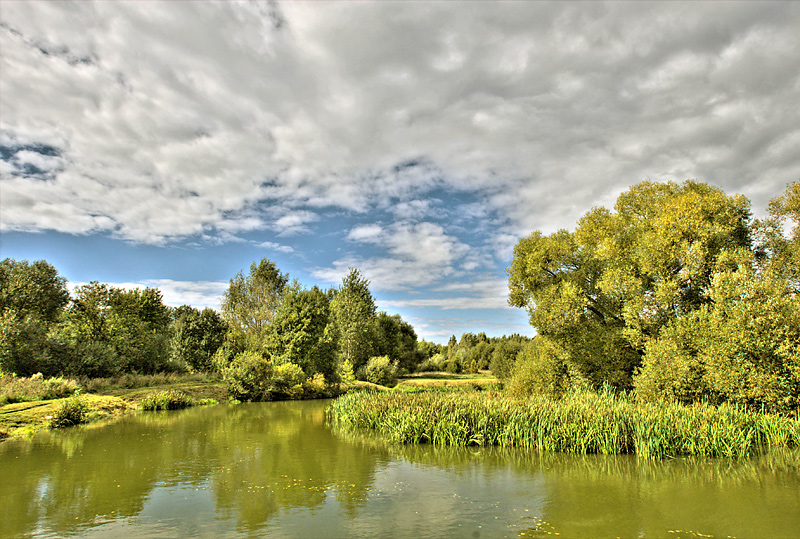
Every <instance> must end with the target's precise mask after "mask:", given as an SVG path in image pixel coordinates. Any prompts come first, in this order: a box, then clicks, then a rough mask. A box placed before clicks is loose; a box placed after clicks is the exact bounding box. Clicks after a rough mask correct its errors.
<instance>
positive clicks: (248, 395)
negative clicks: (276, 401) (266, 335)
mask: <svg viewBox="0 0 800 539" xmlns="http://www.w3.org/2000/svg"><path fill="white" fill-rule="evenodd" d="M273 369H274V368H273V366H272V361H270V360H269V359H268V358H266V357H264V356H263V355H261V354H259V353H258V352H240V353H238V354H236V355H235V356H234V357H233V359H232V360H231V362H230V364H229V365H227V366H225V367H224V368H223V370H222V381H223V382H224V383H225V385H226V386H227V387H228V392H229V393H230V394H231V396H232V397H233V398H235V399H236V400H240V401H263V400H270V397H271V389H272V373H273Z"/></svg>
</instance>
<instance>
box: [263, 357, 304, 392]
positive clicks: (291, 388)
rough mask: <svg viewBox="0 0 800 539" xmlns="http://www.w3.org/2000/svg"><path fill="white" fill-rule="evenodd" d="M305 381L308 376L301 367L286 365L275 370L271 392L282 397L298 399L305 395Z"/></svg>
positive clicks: (293, 364) (273, 371) (291, 364)
mask: <svg viewBox="0 0 800 539" xmlns="http://www.w3.org/2000/svg"><path fill="white" fill-rule="evenodd" d="M305 381H306V374H305V372H303V368H302V367H301V366H300V365H297V364H295V363H284V364H282V365H277V366H276V367H274V368H273V370H272V384H271V385H272V387H271V388H270V391H271V392H272V393H276V394H278V395H280V396H285V397H290V398H297V397H300V396H302V395H303V382H305Z"/></svg>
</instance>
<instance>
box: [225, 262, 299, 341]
mask: <svg viewBox="0 0 800 539" xmlns="http://www.w3.org/2000/svg"><path fill="white" fill-rule="evenodd" d="M288 282H289V276H288V274H282V273H281V272H280V271H279V270H278V268H277V266H276V265H275V263H274V262H272V261H270V260H269V259H267V258H262V259H261V262H259V263H258V264H256V263H255V262H253V263H252V264H251V265H250V273H249V274H248V275H247V276H244V275H243V273H242V272H241V271H240V272H239V273H237V274H236V276H235V277H234V278H233V279H231V281H230V285H229V286H228V290H227V291H226V292H225V294H224V296H223V297H222V316H223V318H224V319H225V321H226V322H228V324H229V325H230V328H231V330H233V331H238V332H240V333H242V334H243V335H244V337H245V341H246V343H247V344H246V346H247V348H248V349H252V350H259V349H260V348H261V347H262V346H263V342H264V338H265V337H266V334H267V329H268V328H269V325H270V323H271V322H272V319H273V317H274V316H275V312H276V311H277V310H278V306H279V305H280V303H281V300H282V299H283V291H284V289H285V288H286V284H287V283H288Z"/></svg>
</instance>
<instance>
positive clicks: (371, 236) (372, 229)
mask: <svg viewBox="0 0 800 539" xmlns="http://www.w3.org/2000/svg"><path fill="white" fill-rule="evenodd" d="M382 235H383V227H381V226H380V225H376V224H370V225H363V226H357V227H355V228H353V229H351V230H350V232H348V233H347V239H348V240H351V241H360V242H365V243H379V242H380V240H381V236H382Z"/></svg>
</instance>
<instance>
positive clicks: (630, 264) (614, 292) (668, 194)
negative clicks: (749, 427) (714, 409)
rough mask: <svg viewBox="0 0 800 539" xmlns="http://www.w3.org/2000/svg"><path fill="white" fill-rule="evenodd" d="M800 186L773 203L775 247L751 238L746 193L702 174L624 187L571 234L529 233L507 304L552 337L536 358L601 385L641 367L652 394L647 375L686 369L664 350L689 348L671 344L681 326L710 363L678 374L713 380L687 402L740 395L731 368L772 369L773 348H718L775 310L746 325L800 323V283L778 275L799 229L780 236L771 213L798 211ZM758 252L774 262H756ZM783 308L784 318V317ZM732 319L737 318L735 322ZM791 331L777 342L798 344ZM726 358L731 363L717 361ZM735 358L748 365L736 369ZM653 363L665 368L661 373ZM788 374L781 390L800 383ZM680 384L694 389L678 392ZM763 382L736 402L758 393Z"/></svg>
mask: <svg viewBox="0 0 800 539" xmlns="http://www.w3.org/2000/svg"><path fill="white" fill-rule="evenodd" d="M797 192H798V188H797V183H795V184H793V185H791V186H790V187H789V189H787V193H786V194H785V195H783V196H782V197H778V198H776V200H775V201H774V202H773V204H772V205H771V210H772V212H773V214H774V218H773V222H772V224H771V226H770V227H767V228H769V230H770V231H771V232H770V234H771V240H770V242H771V244H770V245H771V246H772V247H771V249H764V248H763V245H762V246H759V244H758V243H757V242H755V241H754V238H755V237H757V236H758V235H759V234H758V230H759V227H761V228H762V229H763V228H764V224H763V223H761V224H760V223H759V222H757V221H753V220H752V219H751V213H750V204H749V201H748V200H747V199H746V198H744V197H743V196H740V195H737V196H728V195H726V194H725V193H724V192H722V191H721V190H720V189H717V188H715V187H712V186H709V185H706V184H703V183H700V182H696V181H687V182H684V183H681V184H677V183H673V182H668V183H652V182H643V183H640V184H638V185H635V186H633V187H632V188H631V189H629V190H628V191H626V192H625V193H623V194H621V195H620V196H619V198H618V199H617V202H616V205H615V207H614V211H610V210H608V209H606V208H594V209H592V210H591V211H589V212H588V213H587V214H586V215H584V216H583V218H581V219H580V221H579V223H578V226H577V227H576V228H575V230H574V231H571V232H570V231H567V230H559V231H558V232H555V233H553V234H550V235H544V234H542V233H541V232H534V233H533V234H531V235H530V236H528V237H526V238H523V239H522V240H521V241H520V242H519V244H518V245H517V246H516V248H515V250H514V258H513V261H512V263H511V265H510V266H509V268H508V275H509V289H510V295H509V303H510V304H511V305H513V306H517V307H522V308H525V309H526V310H527V311H528V313H529V316H530V322H531V324H532V325H533V326H534V327H535V328H536V329H537V331H538V334H539V338H541V339H543V340H545V341H547V345H546V346H539V347H538V348H537V350H538V351H537V353H536V354H537V355H538V356H542V354H544V355H543V356H542V357H541V358H540V362H542V363H546V364H548V365H552V368H553V369H556V370H559V371H560V372H570V373H572V374H571V376H572V377H573V378H574V377H575V375H576V374H578V375H580V376H581V377H583V379H584V380H585V381H586V382H587V383H589V384H590V385H592V386H594V387H599V386H600V385H602V384H604V383H608V384H611V385H612V386H614V387H616V388H619V389H631V388H633V387H634V385H635V383H634V379H635V377H636V375H637V373H639V372H640V368H641V374H640V375H639V378H640V380H641V381H640V382H639V383H637V384H636V385H637V387H639V388H640V389H641V390H642V393H646V392H647V391H649V389H648V390H645V386H646V385H647V384H645V383H644V381H645V380H648V384H650V385H649V386H647V387H648V388H650V389H653V388H656V387H657V389H653V390H654V391H655V392H656V393H663V392H664V391H666V389H665V387H663V386H664V384H666V383H667V382H666V381H664V380H662V378H664V377H667V378H669V377H672V378H674V377H675V376H678V375H677V374H676V373H672V374H670V375H669V376H667V374H666V373H667V372H668V371H669V370H670V368H672V367H675V365H676V362H675V361H673V360H671V359H668V358H667V356H669V355H670V354H671V353H673V352H676V350H677V349H678V348H681V347H680V346H677V344H675V343H673V345H669V346H668V345H667V341H669V340H674V339H675V338H677V335H678V334H680V335H682V338H683V343H684V345H683V348H682V349H683V350H684V352H686V353H684V354H683V356H682V357H685V356H686V354H689V355H690V356H691V357H692V361H694V362H695V363H697V362H700V363H702V364H703V366H702V367H699V368H695V369H694V370H692V369H691V368H689V366H688V364H687V363H686V362H684V366H683V367H681V369H683V370H682V371H681V373H682V374H681V376H684V378H686V377H689V378H693V379H694V378H697V377H700V378H703V377H705V379H706V382H705V383H706V386H707V388H706V389H705V390H699V389H698V388H699V386H698V385H697V384H695V387H694V389H693V391H696V393H694V394H693V396H687V397H686V399H689V400H691V399H693V398H700V397H701V396H702V397H703V398H708V397H709V396H710V395H711V394H712V393H713V394H714V395H715V399H716V400H731V399H734V394H736V392H735V391H734V387H733V386H734V385H736V384H739V386H740V387H741V384H742V383H743V381H742V376H743V375H739V376H738V378H737V377H736V376H734V375H733V374H731V373H732V372H734V371H735V370H737V369H738V370H739V371H740V372H745V371H747V370H748V369H751V370H755V371H758V370H759V369H760V368H761V367H758V366H757V365H758V364H760V365H762V367H764V368H766V367H765V365H766V363H769V362H770V361H772V362H773V363H774V362H775V361H778V359H777V356H775V355H774V354H772V355H770V354H767V355H768V356H769V357H770V358H771V359H769V360H767V359H766V356H764V354H763V353H754V352H753V349H752V348H749V349H748V350H750V351H749V352H747V353H746V354H744V355H742V353H739V352H736V353H733V355H734V356H737V354H738V356H737V357H738V358H739V359H737V360H734V359H733V356H731V354H730V353H728V354H727V355H725V354H722V355H720V351H721V350H731V349H733V348H736V347H733V344H734V342H740V343H741V342H742V340H743V339H744V341H745V342H746V341H747V339H745V333H747V331H745V332H744V333H742V331H743V328H742V327H741V325H742V324H744V321H745V320H746V319H750V320H751V321H752V320H763V319H764V317H766V318H772V319H773V321H772V322H770V323H767V322H764V324H765V325H764V327H763V328H762V329H760V330H758V331H757V332H756V331H755V330H748V331H751V334H752V335H751V337H752V338H755V336H756V333H759V334H760V335H761V336H764V335H766V334H772V333H774V332H775V331H777V327H778V326H779V325H782V324H788V325H789V327H794V324H796V322H794V321H793V320H791V319H790V318H787V316H788V313H789V312H791V310H792V308H791V305H794V306H797V297H796V290H795V292H791V290H790V289H789V288H787V286H788V284H789V281H787V280H786V279H785V278H783V277H780V278H779V277H777V275H778V274H781V275H786V274H787V272H786V271H785V267H786V266H787V265H791V264H792V262H791V260H792V251H791V249H792V242H793V241H795V240H796V238H794V239H792V240H791V241H790V240H787V239H785V238H783V237H782V235H781V231H780V226H779V224H778V223H777V222H776V221H775V219H777V218H778V217H779V216H793V215H795V213H793V212H796V211H797V210H796V208H795V206H796V203H795V201H796V199H797V198H798V195H797ZM795 233H796V232H795ZM770 234H767V236H770ZM762 235H763V234H762ZM767 251H768V252H767ZM759 252H761V253H762V255H763V256H762V258H764V257H766V258H768V259H769V260H767V261H766V262H763V261H762V262H761V263H760V264H759V263H758V259H759V254H758V253H759ZM764 252H766V253H767V254H763V253H764ZM794 264H795V265H796V261H795V262H794ZM759 268H760V269H759ZM768 268H771V269H768ZM779 270H780V271H779ZM769 275H771V277H768V276H769ZM756 290H758V292H756ZM756 297H761V299H760V300H756V299H755V298H756ZM766 297H769V298H770V301H766V300H765V298H766ZM748 298H751V299H748ZM779 298H782V299H779ZM734 307H735V308H734ZM731 308H733V309H734V310H733V311H731V310H730V309H731ZM754 309H755V310H754ZM765 309H766V310H765ZM734 311H735V312H736V314H735V316H734ZM746 312H747V313H750V314H745V313H746ZM779 312H784V313H786V316H783V315H780V316H778V315H777V314H776V313H779ZM757 313H760V314H757ZM731 316H734V317H739V322H736V323H734V322H733V321H732V320H733V318H731ZM776 316H777V318H776ZM701 320H702V323H701ZM778 320H780V322H778ZM758 323H761V322H758ZM751 325H752V324H751ZM767 327H770V328H772V329H767ZM783 327H786V326H783ZM700 328H704V329H700ZM690 330H691V331H692V332H694V333H692V334H693V335H696V337H697V338H696V339H694V340H692V339H690V340H691V341H692V344H691V345H689V344H686V343H687V335H688V333H687V332H689V331H690ZM721 330H724V331H727V334H725V335H723V334H722V333H723V332H724V331H721ZM703 332H705V333H703ZM770 332H772V333H770ZM790 333H791V332H790ZM701 334H703V335H701ZM709 334H715V336H714V337H713V338H711V337H710V336H709ZM701 336H703V338H704V339H705V340H702V339H700V337H701ZM787 338H788V337H787ZM792 338H793V337H792ZM792 338H788V341H785V342H783V341H782V342H783V344H781V345H777V344H776V345H775V346H778V348H780V349H781V350H784V349H787V350H788V349H791V348H792V346H794V345H791V343H792V342H794V341H792ZM709 339H710V340H709ZM737 339H738V340H737ZM775 339H777V337H775ZM751 340H752V339H751ZM778 340H780V339H778ZM701 341H702V342H701ZM723 343H727V344H723ZM775 343H777V341H775ZM676 346H677V348H676ZM787 347H788V348H787ZM740 348H741V347H738V349H740ZM689 349H691V350H689ZM668 350H669V351H670V352H668ZM787 353H788V352H787ZM792 353H794V352H792ZM792 353H789V355H791V354H792ZM753 354H755V356H759V357H762V360H758V361H755V360H752V361H751V360H748V361H750V362H749V363H747V365H745V364H743V363H742V361H744V360H743V359H742V358H743V357H745V356H747V357H751V359H752V358H753V357H755V356H754V355H753ZM538 356H537V357H538ZM712 356H713V358H717V359H715V360H712V359H710V358H712ZM723 356H724V357H728V358H729V360H726V361H728V362H727V363H726V364H725V365H724V366H720V367H719V368H717V369H712V368H711V367H712V363H713V362H714V361H722V360H721V359H719V358H720V357H723ZM656 357H661V358H663V361H658V360H656V359H655V358H656ZM781 357H783V359H781V360H780V361H778V362H779V363H781V364H782V365H783V367H782V369H783V370H784V374H785V375H786V376H788V374H787V373H788V370H791V367H790V364H791V363H792V361H794V360H789V359H788V358H789V356H785V357H784V356H781ZM698 358H707V359H702V360H701V359H698ZM665 361H666V362H667V363H669V365H670V368H667V366H666V365H665V364H664V362H665ZM736 361H739V363H740V365H739V366H738V367H734V366H732V363H735V362H736ZM759 362H760V363H759ZM787 362H788V363H787ZM656 365H659V366H658V367H656ZM566 367H568V368H566ZM656 368H658V369H661V371H660V372H662V373H664V375H663V376H661V377H655V378H654V376H655V375H654V370H653V369H656ZM787 369H788V370H787ZM723 370H724V371H725V372H726V373H727V374H725V375H723V374H722V371H723ZM779 370H780V369H779ZM689 371H692V372H691V373H690V372H689ZM712 371H713V372H712ZM670 372H671V371H670ZM760 372H762V373H763V372H764V371H763V369H761V371H760ZM786 376H784V377H783V382H780V383H779V384H778V385H779V386H780V387H781V388H782V389H781V390H777V389H776V390H775V391H777V392H778V393H780V392H782V391H789V392H792V391H795V390H794V389H791V388H790V386H791V383H789V382H788V378H786ZM656 378H658V380H659V382H655V380H656ZM712 379H713V380H716V382H714V383H712ZM723 379H725V380H727V381H726V382H725V383H724V384H723V382H722V380H723ZM733 380H738V381H737V382H734V381H733ZM775 383H777V382H775ZM653 384H655V385H653ZM721 384H722V385H724V386H725V387H724V388H723V387H722V385H721ZM762 386H763V384H762ZM711 387H714V388H716V389H714V390H713V391H712V390H711V389H708V388H711ZM776 387H777V386H776ZM762 389H763V387H762ZM681 391H686V388H684V389H681V390H680V391H678V392H677V393H680V392H681ZM758 391H760V390H755V391H751V392H750V393H749V394H748V396H746V397H744V396H743V397H742V398H741V399H739V400H740V401H742V402H756V400H758V399H756V397H755V396H754V395H755V393H757V392H758ZM764 391H766V390H764ZM770 391H772V390H770ZM775 391H773V393H774V392H775ZM673 393H674V394H677V393H675V392H673ZM742 395H743V394H742ZM770 398H771V399H772V400H771V402H773V401H774V398H772V397H770ZM734 400H735V399H734Z"/></svg>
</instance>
